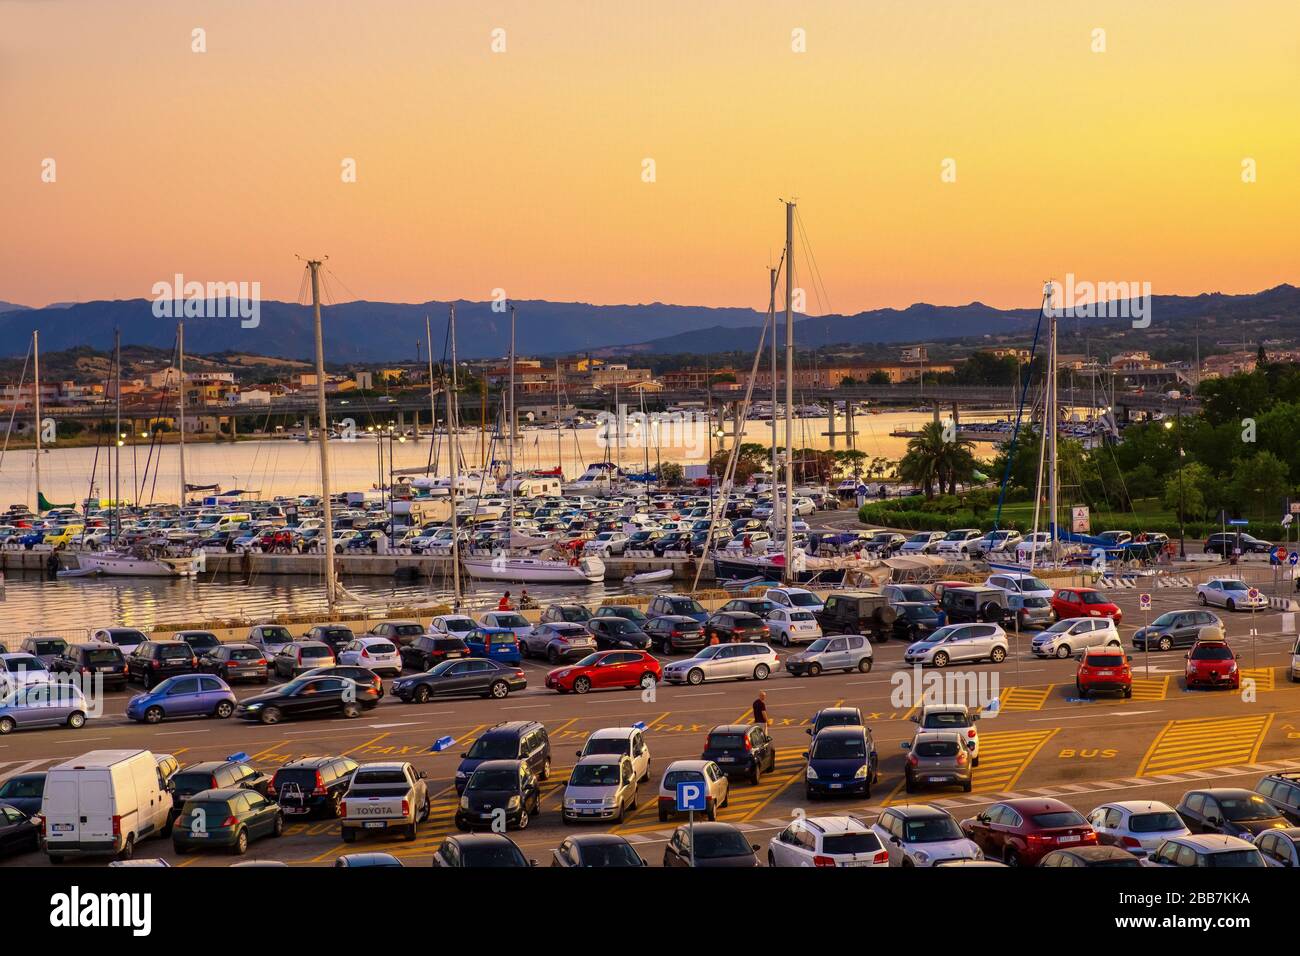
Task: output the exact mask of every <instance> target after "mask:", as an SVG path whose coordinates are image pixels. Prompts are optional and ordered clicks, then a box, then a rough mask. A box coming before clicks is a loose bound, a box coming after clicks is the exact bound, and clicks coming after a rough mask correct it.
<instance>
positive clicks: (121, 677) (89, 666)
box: [50, 642, 129, 690]
mask: <svg viewBox="0 0 1300 956" xmlns="http://www.w3.org/2000/svg"><path fill="white" fill-rule="evenodd" d="M127 667H128V660H127V658H125V657H123V656H122V651H121V649H120V648H119V647H118V646H117V645H116V644H100V643H95V642H89V643H86V644H69V645H68V646H67V647H65V648H64V650H63V653H62V654H60V655H59V656H58V657H56V658H54V659H53V660H52V661H51V662H50V673H51V674H102V675H103V679H104V688H105V689H106V690H108V689H114V688H116V689H118V690H120V689H122V688H123V687H125V686H126V682H127V678H128V676H129V675H128V672H127Z"/></svg>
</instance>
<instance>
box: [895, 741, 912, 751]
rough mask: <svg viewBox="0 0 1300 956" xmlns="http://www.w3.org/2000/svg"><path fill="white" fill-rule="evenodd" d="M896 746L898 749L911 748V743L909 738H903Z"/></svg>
mask: <svg viewBox="0 0 1300 956" xmlns="http://www.w3.org/2000/svg"><path fill="white" fill-rule="evenodd" d="M898 747H899V749H900V750H911V749H912V743H911V741H909V740H904V741H903V742H902V743H901V744H899V745H898Z"/></svg>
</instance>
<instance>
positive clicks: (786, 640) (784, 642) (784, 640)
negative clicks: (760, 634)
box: [781, 631, 790, 647]
mask: <svg viewBox="0 0 1300 956" xmlns="http://www.w3.org/2000/svg"><path fill="white" fill-rule="evenodd" d="M781 646H782V647H789V646H790V632H789V631H782V632H781Z"/></svg>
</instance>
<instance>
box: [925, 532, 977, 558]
mask: <svg viewBox="0 0 1300 956" xmlns="http://www.w3.org/2000/svg"><path fill="white" fill-rule="evenodd" d="M983 537H984V532H982V531H980V529H979V528H956V529H954V530H952V531H949V532H948V533H947V534H946V535H944V536H943V537H942V538H941V539H940V540H939V544H938V546H937V547H936V548H935V553H936V554H940V555H944V556H945V557H949V558H952V559H954V560H957V561H965V560H966V559H968V558H969V557H970V552H971V548H972V547H973V546H974V545H975V542H977V541H980V540H982V539H983Z"/></svg>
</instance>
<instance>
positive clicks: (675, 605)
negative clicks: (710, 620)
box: [669, 598, 704, 615]
mask: <svg viewBox="0 0 1300 956" xmlns="http://www.w3.org/2000/svg"><path fill="white" fill-rule="evenodd" d="M669 606H670V607H671V608H672V609H673V613H674V614H688V615H689V614H703V613H704V605H703V604H701V603H700V602H699V601H696V600H693V599H691V598H680V599H678V600H676V601H673V602H671V604H670V605H669Z"/></svg>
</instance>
